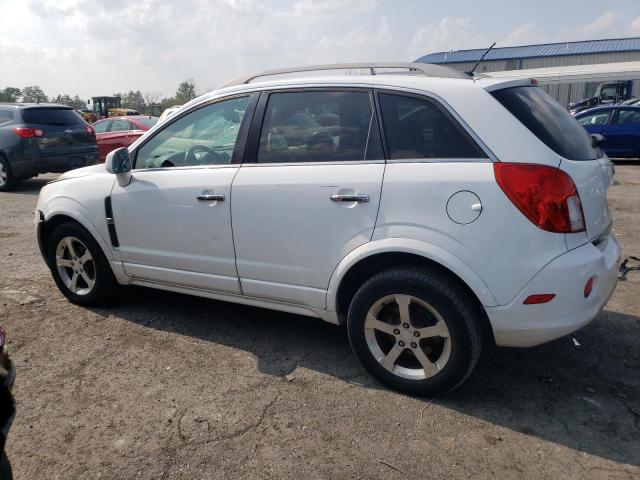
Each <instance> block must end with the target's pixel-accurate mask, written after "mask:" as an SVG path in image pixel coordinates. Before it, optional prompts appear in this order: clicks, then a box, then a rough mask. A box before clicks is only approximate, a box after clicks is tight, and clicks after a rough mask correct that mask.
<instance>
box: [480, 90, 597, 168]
mask: <svg viewBox="0 0 640 480" xmlns="http://www.w3.org/2000/svg"><path fill="white" fill-rule="evenodd" d="M491 94H492V95H493V96H494V97H495V99H496V100H498V101H499V102H500V103H501V104H502V105H503V106H504V107H505V108H506V109H507V110H509V111H510V112H511V113H512V114H513V116H514V117H516V118H517V119H518V120H520V122H521V123H522V124H523V125H524V126H525V127H527V128H528V129H529V130H530V131H531V133H533V134H534V135H535V136H536V137H538V139H540V140H541V141H542V142H544V144H545V145H547V147H549V148H550V149H551V150H553V151H554V152H556V153H557V154H558V155H560V156H562V157H564V158H567V159H569V160H595V159H596V158H599V157H601V156H602V152H601V151H600V150H599V149H597V148H594V147H593V146H592V144H591V138H590V137H589V134H588V133H587V132H586V131H585V129H584V128H582V126H580V124H579V123H578V122H577V121H576V120H575V119H574V118H573V117H572V116H571V115H569V112H567V111H566V110H565V109H564V108H562V106H561V105H560V104H559V103H558V102H556V101H555V100H554V99H553V98H551V97H550V96H549V95H547V94H546V93H545V92H544V91H542V90H541V89H540V88H538V87H535V86H533V85H532V86H525V87H512V88H505V89H503V90H497V91H495V92H491Z"/></svg>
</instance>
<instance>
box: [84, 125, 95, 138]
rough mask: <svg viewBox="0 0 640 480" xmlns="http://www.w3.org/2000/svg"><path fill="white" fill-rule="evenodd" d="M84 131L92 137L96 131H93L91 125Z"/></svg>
mask: <svg viewBox="0 0 640 480" xmlns="http://www.w3.org/2000/svg"><path fill="white" fill-rule="evenodd" d="M86 130H87V133H88V134H89V135H94V136H95V134H96V129H95V128H93V127H92V126H91V125H87V128H86Z"/></svg>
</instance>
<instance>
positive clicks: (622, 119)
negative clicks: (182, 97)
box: [0, 110, 640, 124]
mask: <svg viewBox="0 0 640 480" xmlns="http://www.w3.org/2000/svg"><path fill="white" fill-rule="evenodd" d="M0 122H1V120H0ZM618 123H619V124H623V123H640V110H620V113H619V114H618Z"/></svg>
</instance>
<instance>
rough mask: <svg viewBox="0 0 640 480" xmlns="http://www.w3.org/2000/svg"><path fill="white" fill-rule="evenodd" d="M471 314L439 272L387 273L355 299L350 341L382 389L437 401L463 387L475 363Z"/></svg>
mask: <svg viewBox="0 0 640 480" xmlns="http://www.w3.org/2000/svg"><path fill="white" fill-rule="evenodd" d="M475 311H476V310H475V309H474V307H473V303H472V302H471V301H470V300H469V298H468V297H467V295H466V293H465V292H464V291H463V290H462V289H461V288H460V286H459V285H458V284H457V283H456V282H455V281H452V280H450V279H448V278H447V277H445V276H442V275H441V274H439V273H437V272H429V271H419V270H413V269H410V268H406V269H393V270H387V271H384V272H381V273H379V274H377V275H375V276H373V277H372V278H371V279H370V280H368V281H367V282H366V283H365V284H364V285H362V287H361V288H360V289H359V290H358V292H357V293H356V295H355V296H354V298H353V300H352V302H351V306H350V308H349V315H348V318H347V329H348V332H349V341H350V342H351V346H352V348H353V350H354V352H355V354H356V356H357V357H358V359H359V360H360V361H361V362H362V364H363V365H364V367H365V368H366V369H367V370H368V371H369V373H371V374H372V375H373V376H374V377H375V378H376V379H378V380H379V381H380V382H382V383H383V384H385V385H387V386H389V387H391V388H393V389H394V390H399V391H401V392H405V393H410V394H416V395H425V396H427V395H428V396H433V395H438V394H441V393H444V392H447V391H449V390H453V389H454V388H456V387H457V386H459V385H460V384H461V383H462V382H464V381H465V380H466V378H467V377H468V376H469V375H470V374H471V371H472V370H473V368H474V367H475V365H476V363H477V361H478V358H479V356H480V351H481V346H482V336H481V329H480V321H481V319H480V318H479V314H478V313H474V312H475Z"/></svg>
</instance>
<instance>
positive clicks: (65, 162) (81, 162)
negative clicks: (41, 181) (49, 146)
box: [34, 148, 98, 173]
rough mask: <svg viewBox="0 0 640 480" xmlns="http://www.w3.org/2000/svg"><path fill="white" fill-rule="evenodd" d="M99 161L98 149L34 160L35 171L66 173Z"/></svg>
mask: <svg viewBox="0 0 640 480" xmlns="http://www.w3.org/2000/svg"><path fill="white" fill-rule="evenodd" d="M96 163H98V149H97V148H96V150H91V151H88V152H82V153H71V154H68V155H54V156H51V157H41V158H40V159H38V160H36V161H35V162H34V168H35V169H36V172H35V173H47V172H52V173H64V172H68V171H69V170H73V169H74V168H81V167H88V166H89V165H95V164H96Z"/></svg>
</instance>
